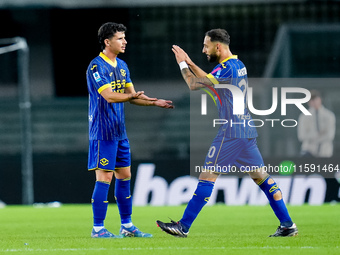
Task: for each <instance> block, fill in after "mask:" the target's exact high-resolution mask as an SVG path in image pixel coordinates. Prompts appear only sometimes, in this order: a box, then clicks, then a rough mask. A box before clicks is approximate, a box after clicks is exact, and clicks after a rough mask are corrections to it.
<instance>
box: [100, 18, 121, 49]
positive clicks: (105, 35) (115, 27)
mask: <svg viewBox="0 0 340 255" xmlns="http://www.w3.org/2000/svg"><path fill="white" fill-rule="evenodd" d="M125 31H126V27H125V26H124V25H123V24H117V23H114V22H107V23H105V24H103V25H102V26H101V27H100V28H99V30H98V40H99V44H100V48H101V50H103V49H105V43H104V41H105V39H110V38H112V37H113V36H114V35H115V33H117V32H125Z"/></svg>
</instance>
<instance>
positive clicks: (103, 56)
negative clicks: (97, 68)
mask: <svg viewBox="0 0 340 255" xmlns="http://www.w3.org/2000/svg"><path fill="white" fill-rule="evenodd" d="M99 56H100V57H101V58H102V59H104V60H105V62H107V63H108V64H110V65H112V66H113V67H117V59H115V62H112V60H111V59H109V58H108V57H107V56H106V55H105V54H104V53H103V52H100V54H99Z"/></svg>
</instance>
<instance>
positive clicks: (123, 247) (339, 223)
mask: <svg viewBox="0 0 340 255" xmlns="http://www.w3.org/2000/svg"><path fill="white" fill-rule="evenodd" d="M184 208H185V207H184V206H177V207H134V209H133V210H134V212H133V222H134V223H135V225H136V226H138V227H139V228H140V229H141V230H142V231H145V232H149V233H152V234H153V235H154V237H153V238H147V239H146V238H124V239H92V238H91V237H90V232H91V228H92V209H91V205H90V204H88V205H63V206H62V207H59V208H46V207H45V208H34V207H31V206H7V207H5V208H3V209H0V254H51V255H54V254H63V255H67V254H77V255H78V254H91V255H92V254H148V255H150V254H205V255H208V254H215V255H216V254H247V255H249V254H252V255H253V254H271V255H272V254H275V255H277V254H285V255H286V254H299V255H303V254H308V255H313V254H340V205H339V204H336V205H329V204H326V205H323V206H308V205H304V206H289V207H288V209H289V211H290V214H291V216H292V217H293V219H294V221H295V222H296V224H297V226H298V228H299V235H298V236H296V237H285V238H268V237H267V236H268V235H269V234H272V233H274V231H275V230H276V227H277V226H278V222H277V220H276V218H275V216H274V215H273V213H272V211H271V209H270V207H269V206H225V205H215V206H207V207H205V208H203V210H202V212H201V214H200V215H199V216H198V218H197V219H196V221H195V223H194V224H193V226H192V228H191V229H190V234H189V237H188V238H175V237H172V236H170V235H167V234H165V233H164V232H162V231H161V230H160V229H159V228H157V226H156V223H155V221H156V220H157V219H160V220H164V221H168V217H171V218H173V219H174V220H178V219H179V218H180V217H181V215H182V213H183V210H184ZM119 225H120V224H119V216H118V212H117V207H116V206H115V205H110V206H109V209H108V216H107V219H106V224H105V226H106V228H107V229H109V230H110V231H111V232H113V233H114V234H117V233H118V231H119Z"/></svg>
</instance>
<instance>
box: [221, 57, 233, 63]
mask: <svg viewBox="0 0 340 255" xmlns="http://www.w3.org/2000/svg"><path fill="white" fill-rule="evenodd" d="M229 59H237V55H232V56H230V57H228V58H226V59H224V60H223V61H222V62H221V63H223V62H227V61H228V60H229Z"/></svg>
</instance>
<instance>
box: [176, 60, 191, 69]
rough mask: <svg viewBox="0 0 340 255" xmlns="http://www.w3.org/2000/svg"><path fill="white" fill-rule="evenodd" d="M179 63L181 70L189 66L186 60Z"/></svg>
mask: <svg viewBox="0 0 340 255" xmlns="http://www.w3.org/2000/svg"><path fill="white" fill-rule="evenodd" d="M178 65H179V68H180V69H181V70H183V69H184V68H189V66H188V64H187V63H186V62H185V61H182V62H181V63H179V64H178Z"/></svg>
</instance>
